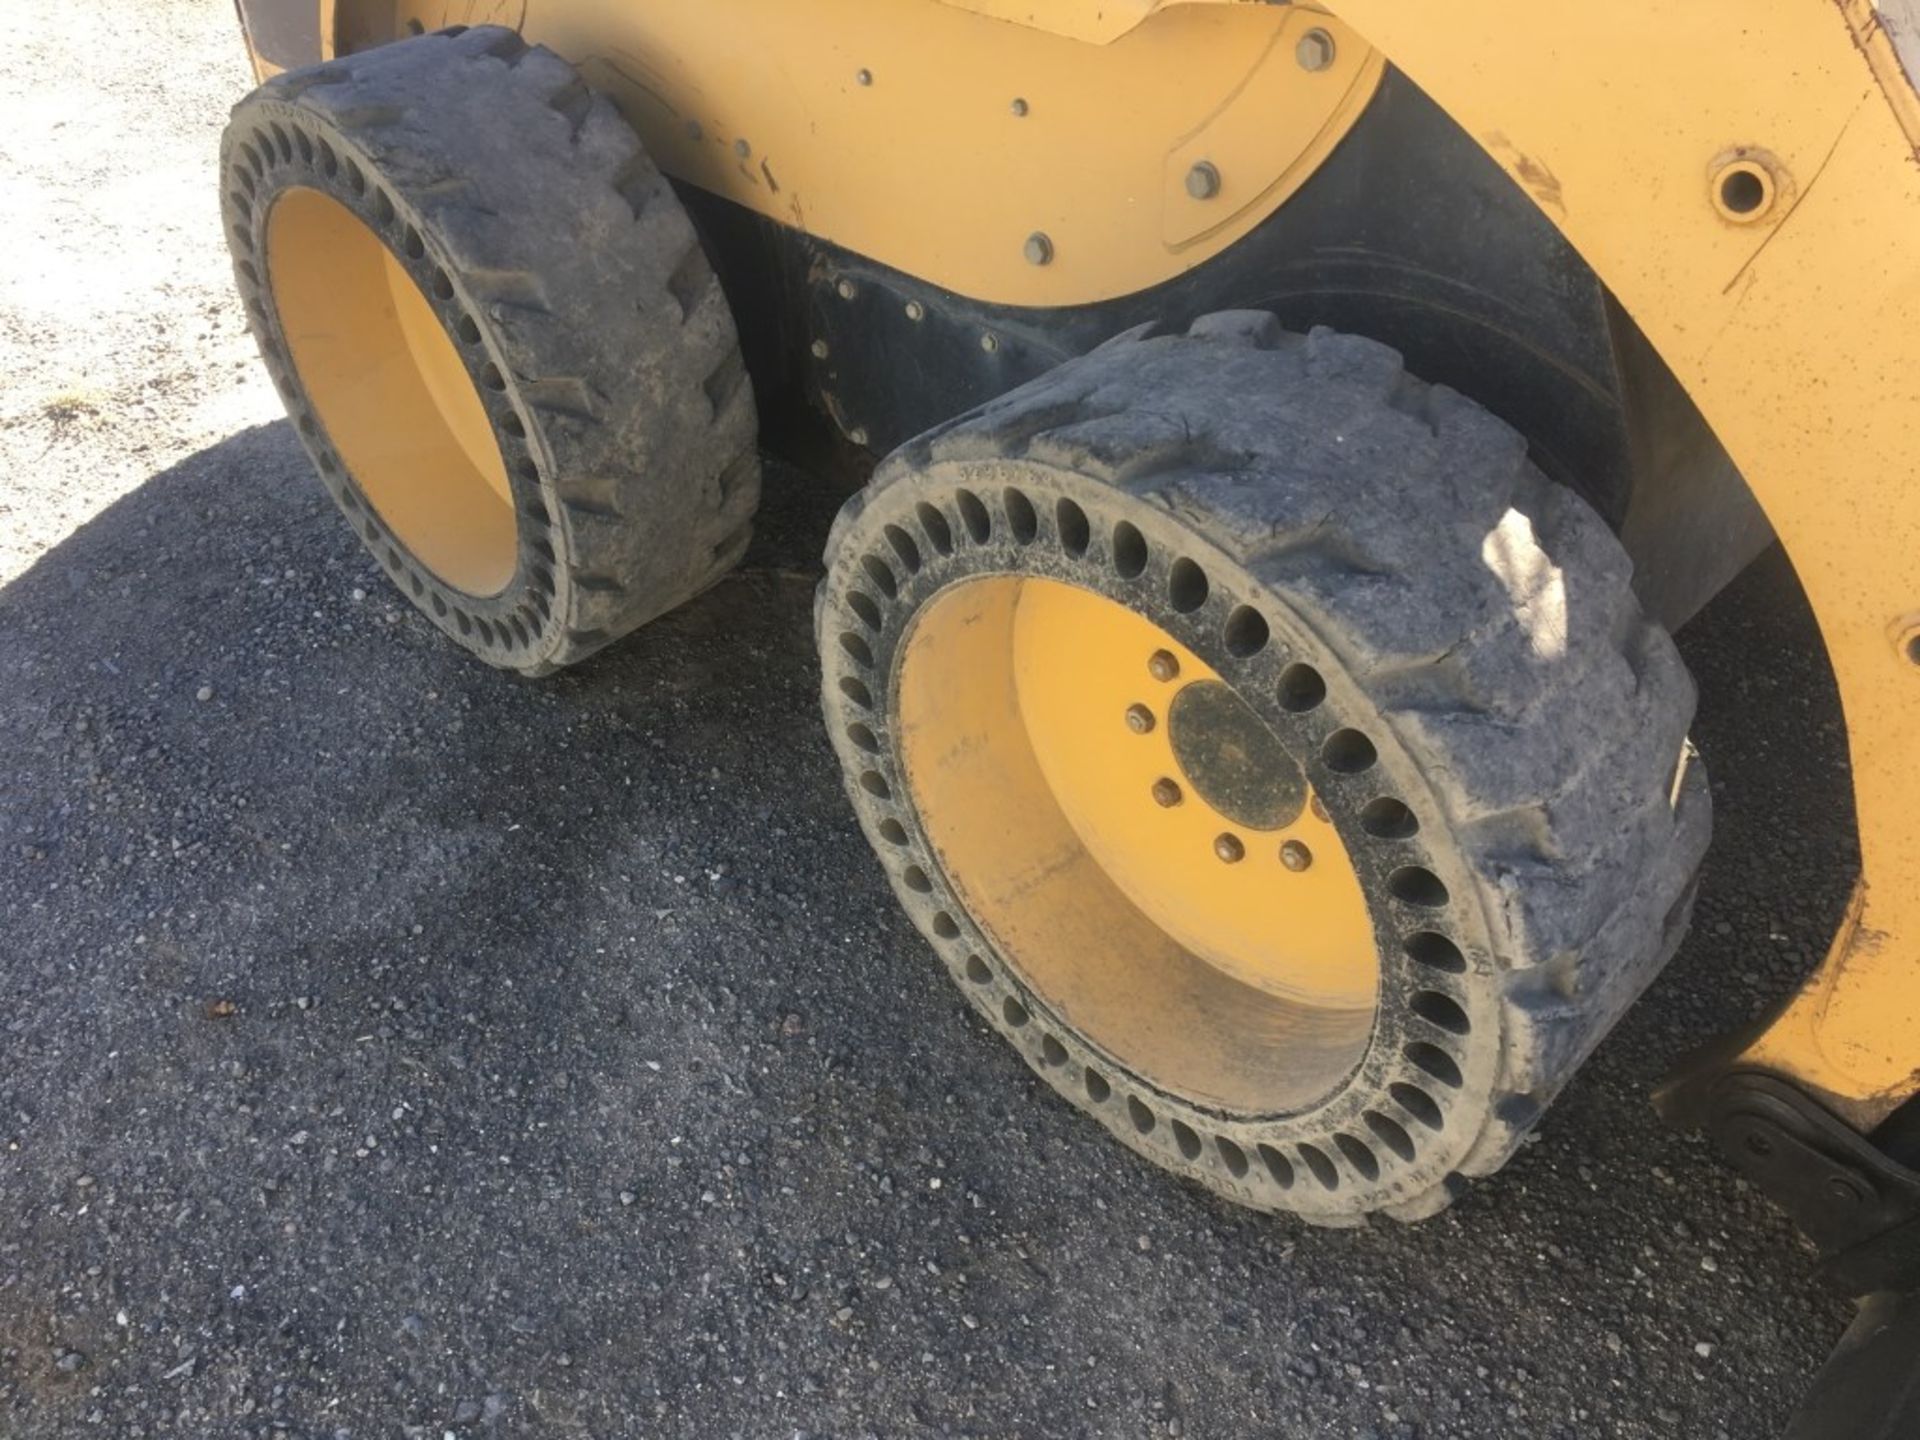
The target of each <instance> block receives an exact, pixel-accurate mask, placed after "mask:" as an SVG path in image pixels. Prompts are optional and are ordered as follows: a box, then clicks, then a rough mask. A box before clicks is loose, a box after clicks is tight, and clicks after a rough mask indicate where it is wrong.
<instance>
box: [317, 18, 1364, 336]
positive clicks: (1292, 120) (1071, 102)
mask: <svg viewBox="0 0 1920 1440" xmlns="http://www.w3.org/2000/svg"><path fill="white" fill-rule="evenodd" d="M992 8H994V7H992V6H985V5H983V6H979V7H971V6H970V7H965V8H963V7H961V6H958V5H954V4H949V3H947V0H809V3H805V4H797V3H794V0H650V3H647V4H644V5H643V4H610V3H608V0H524V3H522V0H399V3H398V4H397V5H388V4H387V3H385V0H382V3H381V4H380V5H378V6H372V5H369V4H367V3H366V0H362V3H360V4H358V5H355V4H353V3H352V0H339V13H340V17H341V18H340V24H341V26H342V27H343V30H342V33H345V31H346V30H348V29H351V30H353V31H355V33H361V32H364V31H365V30H366V28H367V26H368V25H369V24H377V25H378V26H383V27H387V32H386V33H404V32H405V30H406V28H407V25H408V22H410V21H411V22H416V23H417V24H418V25H420V26H422V27H425V28H428V29H433V28H437V27H439V26H442V25H447V24H455V23H460V24H474V25H477V24H490V23H498V24H508V25H517V26H518V27H519V28H520V29H521V30H522V32H523V33H524V34H525V35H526V37H527V38H528V39H529V40H534V41H537V42H539V43H540V44H543V45H547V46H550V47H552V48H553V49H554V50H556V51H558V52H559V53H560V54H562V55H564V56H566V57H567V58H568V59H569V60H571V61H573V62H574V63H575V64H577V65H579V66H580V68H581V71H582V73H583V74H584V75H585V76H586V77H587V79H588V80H589V81H590V82H591V83H592V84H593V85H594V86H596V87H597V88H599V89H602V90H605V91H606V92H607V93H608V94H610V95H612V96H613V97H614V98H615V100H616V101H618V102H619V103H620V105H621V107H622V109H623V110H624V112H625V113H626V114H627V116H628V118H629V119H631V120H632V121H633V123H634V125H635V126H636V128H638V129H639V131H640V132H641V135H642V138H644V139H645V141H646V143H647V148H648V150H649V151H650V152H651V153H652V155H653V157H654V158H655V159H656V160H657V161H658V162H659V164H660V166H661V168H662V169H664V170H665V171H667V173H668V174H670V175H673V176H674V177H676V178H677V179H682V180H686V181H690V182H691V183H693V184H695V185H698V186H700V187H701V188H702V189H705V190H710V191H712V192H713V193H715V194H717V195H722V196H725V197H726V198H727V199H729V200H733V201H735V202H737V203H738V204H741V205H744V206H745V207H747V208H748V209H750V210H754V211H757V212H759V213H760V214H763V215H766V216H769V217H771V218H772V219H775V220H778V221H780V222H781V223H783V224H786V225H791V226H793V227H795V228H796V229H801V230H805V231H807V232H808V233H809V234H813V235H818V236H820V237H821V238H823V239H826V240H831V241H833V242H834V243H836V244H839V245H842V246H845V247H846V248H847V249H849V250H852V251H855V252H856V253H858V254H861V255H864V256H866V257H868V258H870V259H874V260H878V261H880V262H882V263H884V264H887V265H891V266H894V267H896V268H898V269H900V270H904V271H907V272H908V273H910V274H913V275H916V276H918V277H920V278H922V279H925V280H929V281H931V282H933V283H935V284H937V285H941V286H944V287H946V288H948V289H950V290H954V291H956V292H959V293H961V294H965V295H969V296H972V297H974V298H976V299H980V300H986V301H991V302H995V303H1000V304H1009V305H1035V306H1040V305H1070V304H1082V303H1086V302H1090V301H1095V300H1104V299H1109V298H1111V297H1113V296H1116V295H1124V294H1129V293H1132V292H1134V291H1138V290H1143V289H1146V288H1148V287H1150V286H1153V285H1156V284H1160V283H1162V282H1164V281H1167V280H1170V279H1173V278H1174V277H1176V276H1178V275H1180V274H1181V273H1183V272H1184V271H1186V270H1188V269H1191V268H1192V267H1194V266H1196V265H1198V264H1200V263H1202V262H1203V261H1205V260H1207V259H1209V258H1211V257H1212V256H1214V255H1217V254H1219V253H1220V252H1221V251H1222V250H1224V249H1225V248H1226V247H1227V246H1229V245H1231V244H1232V243H1233V242H1234V241H1235V240H1237V239H1239V238H1240V237H1241V236H1243V235H1245V234H1246V233H1247V232H1248V231H1250V230H1251V229H1253V227H1254V226H1255V225H1257V224H1258V223H1259V222H1260V221H1261V220H1263V219H1265V218H1266V217H1267V216H1268V215H1271V214H1272V213H1273V212H1274V211H1275V210H1277V209H1278V208H1279V207H1280V206H1281V205H1282V204H1283V203H1285V201H1286V199H1287V197H1288V196H1290V195H1291V194H1293V192H1294V191H1295V190H1296V189H1297V188H1298V187H1299V186H1300V184H1301V183H1302V182H1304V181H1305V180H1306V178H1307V177H1308V176H1310V175H1311V174H1312V173H1313V172H1314V170H1315V169H1317V168H1318V167H1319V164H1320V162H1321V160H1323V159H1324V158H1325V156H1326V155H1327V153H1328V152H1329V151H1330V150H1331V149H1332V148H1333V146H1334V145H1335V144H1337V143H1338V142H1339V140H1340V139H1341V137H1342V136H1344V135H1345V134H1346V132H1347V130H1348V129H1349V128H1350V127H1351V125H1352V123H1353V121H1354V120H1355V119H1357V118H1358V116H1359V114H1360V112H1361V111H1362V110H1363V109H1364V108H1365V106H1366V103H1367V101H1368V100H1369V99H1371V98H1372V95H1373V92H1374V90H1375V89H1376V88H1377V87H1378V84H1379V81H1380V77H1381V74H1382V70H1383V66H1382V63H1381V61H1380V58H1379V56H1378V55H1376V54H1374V53H1373V52H1371V51H1370V50H1369V49H1368V48H1367V47H1366V46H1365V45H1364V44H1362V43H1360V42H1359V41H1358V40H1357V39H1355V38H1354V36H1353V35H1352V34H1351V32H1349V31H1347V30H1346V29H1345V28H1344V27H1342V26H1341V25H1340V24H1339V23H1338V22H1337V21H1335V20H1332V19H1331V18H1329V17H1328V16H1326V15H1325V14H1323V13H1318V12H1316V11H1313V10H1309V9H1306V8H1303V7H1298V6H1270V5H1245V4H1236V5H1217V4H1211V3H1198V4H1195V3H1180V4H1174V5H1171V6H1166V5H1159V4H1147V5H1144V6H1143V5H1141V4H1135V5H1133V6H1131V7H1126V6H1123V7H1120V8H1117V9H1103V10H1100V11H1099V12H1098V13H1099V14H1101V15H1104V16H1106V17H1107V18H1106V19H1105V20H1103V21H1101V22H1100V24H1099V25H1097V26H1095V27H1094V29H1095V30H1096V31H1099V32H1100V33H1101V34H1105V32H1106V30H1107V29H1110V28H1111V23H1110V22H1113V21H1118V20H1121V19H1125V20H1127V23H1126V25H1125V26H1124V27H1122V30H1121V32H1119V33H1116V34H1113V35H1111V36H1108V37H1107V38H1108V40H1109V43H1105V44H1092V43H1087V42H1086V41H1084V40H1081V39H1076V38H1072V33H1071V32H1073V31H1074V30H1076V29H1085V28H1086V27H1085V26H1083V25H1080V23H1079V22H1080V21H1081V20H1085V19H1087V18H1088V17H1089V16H1092V15H1094V14H1095V11H1094V9H1093V8H1092V7H1087V6H1083V5H1078V4H1074V5H1063V6H1058V7H1055V6H1050V5H1046V4H1042V3H1034V4H1031V5H1028V6H1026V7H1025V8H1026V9H1028V10H1031V11H1032V12H1034V15H1035V17H1036V18H1035V19H1033V20H1031V21H1029V22H1028V23H1026V24H1020V25H1010V24H1007V23H1005V22H1004V21H1003V20H1001V19H996V18H993V17H992V16H991V15H989V14H983V13H976V12H977V11H978V10H981V9H989V10H990V9H992ZM375 10H377V11H378V16H377V19H376V18H372V17H374V11H375ZM1056 10H1057V12H1058V13H1057V16H1056V15H1055V14H1054V12H1055V11H1056ZM1048 18H1055V19H1057V20H1058V21H1059V23H1060V24H1061V25H1062V26H1063V28H1065V29H1067V30H1068V31H1069V32H1070V33H1068V34H1056V33H1052V32H1051V31H1050V30H1048V29H1045V28H1037V27H1039V26H1041V25H1042V24H1043V23H1044V21H1045V20H1046V19H1048ZM1303 41H1304V42H1306V46H1307V48H1306V49H1305V50H1302V48H1301V47H1302V43H1303ZM1203 161H1204V162H1208V163H1210V164H1211V165H1212V166H1213V167H1214V170H1215V172H1216V173H1217V175H1218V177H1219V184H1218V186H1217V187H1216V188H1215V189H1213V190H1212V191H1211V193H1205V194H1195V193H1193V192H1192V191H1190V189H1189V187H1188V183H1187V177H1188V172H1189V171H1191V170H1192V169H1193V168H1194V166H1196V165H1197V164H1200V163H1201V162H1203ZM1036 235H1037V236H1042V237H1044V244H1039V243H1037V242H1036V243H1035V244H1031V245H1030V243H1029V242H1030V241H1032V240H1033V237H1035V236H1036ZM1035 253H1037V254H1039V255H1041V256H1042V258H1043V261H1044V263H1034V261H1033V259H1032V258H1030V255H1031V254H1035Z"/></svg>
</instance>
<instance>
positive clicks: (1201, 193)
mask: <svg viewBox="0 0 1920 1440" xmlns="http://www.w3.org/2000/svg"><path fill="white" fill-rule="evenodd" d="M1219 193H1220V171H1219V170H1218V169H1217V168H1216V167H1215V165H1214V163H1213V162H1212V161H1211V160H1202V161H1201V162H1200V163H1199V164H1198V165H1195V166H1194V167H1193V168H1192V169H1191V170H1189V171H1187V194H1189V195H1191V196H1192V197H1193V198H1194V199H1196V200H1211V199H1213V197H1214V196H1216V195H1218V194H1219Z"/></svg>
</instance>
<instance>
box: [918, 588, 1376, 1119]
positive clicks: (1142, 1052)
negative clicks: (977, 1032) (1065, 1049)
mask: <svg viewBox="0 0 1920 1440" xmlns="http://www.w3.org/2000/svg"><path fill="white" fill-rule="evenodd" d="M898 696H899V706H900V713H899V731H900V745H901V757H902V762H903V764H904V767H905V770H906V774H907V781H908V786H909V788H910V790H911V792H912V796H913V800H914V804H915V806H916V809H917V811H918V813H919V816H920V819H921V822H922V824H923V825H924V826H925V828H926V830H927V833H928V835H929V837H930V838H931V840H932V841H933V844H934V846H935V848H936V850H937V852H938V853H939V855H940V858H941V862H942V865H943V868H944V869H945V870H946V872H947V876H948V879H949V880H950V881H951V883H952V884H953V885H954V887H955V889H956V890H958V891H959V892H960V893H961V895H962V896H963V897H964V899H965V900H966V903H967V906H968V909H969V910H970V911H971V912H972V914H973V916H974V919H975V920H976V922H977V923H979V924H980V926H981V928H982V929H984V930H985V931H986V932H987V933H988V934H989V935H991V936H992V937H993V939H994V941H995V943H996V946H997V947H998V948H999V949H1000V951H1001V952H1002V954H1003V956H1004V957H1005V958H1006V959H1007V960H1008V962H1009V963H1010V964H1012V965H1013V967H1014V968H1015V969H1016V970H1017V971H1018V972H1019V973H1020V974H1021V976H1022V978H1023V979H1024V980H1025V981H1026V982H1027V983H1028V985H1029V986H1030V987H1031V988H1032V990H1033V991H1034V992H1035V993H1036V994H1037V995H1038V996H1040V997H1041V998H1042V999H1043V1000H1044V1001H1045V1002H1046V1003H1047V1004H1048V1005H1049V1006H1050V1007H1051V1008H1052V1009H1054V1010H1055V1011H1056V1013H1057V1014H1058V1015H1059V1017H1060V1019H1061V1020H1062V1021H1064V1022H1065V1023H1067V1024H1070V1025H1072V1026H1074V1027H1075V1028H1077V1029H1078V1030H1080V1031H1081V1032H1082V1033H1083V1034H1085V1035H1086V1036H1087V1037H1088V1038H1089V1039H1091V1040H1092V1041H1093V1042H1094V1043H1096V1044H1098V1045H1100V1046H1101V1047H1102V1048H1104V1049H1106V1050H1107V1051H1108V1052H1109V1053H1110V1054H1112V1055H1113V1056H1114V1057H1115V1058H1116V1059H1117V1060H1119V1061H1121V1062H1122V1063H1123V1064H1125V1065H1127V1066H1129V1067H1130V1068H1133V1069H1134V1070H1136V1071H1137V1072H1139V1073H1141V1074H1143V1075H1145V1076H1147V1077H1148V1078H1149V1079H1151V1080H1153V1081H1155V1082H1156V1083H1158V1084H1161V1085H1163V1086H1166V1087H1169V1088H1171V1089H1174V1090H1177V1091H1179V1092H1181V1093H1183V1094H1185V1095H1188V1096H1190V1097H1193V1098H1196V1099H1201V1100H1204V1101H1210V1102H1212V1103H1215V1104H1219V1105H1222V1106H1227V1107H1231V1108H1234V1109H1240V1110H1261V1111H1267V1110H1279V1109H1291V1108H1302V1107H1304V1106H1306V1105H1307V1104H1310V1103H1311V1102H1312V1101H1314V1100H1315V1099H1318V1098H1319V1097H1320V1096H1322V1095H1324V1094H1325V1093H1326V1092H1327V1091H1329V1090H1330V1089H1332V1088H1333V1087H1334V1086H1335V1085H1337V1084H1338V1083H1339V1082H1340V1081H1341V1080H1342V1079H1344V1078H1345V1077H1346V1075H1347V1074H1348V1073H1350V1071H1351V1070H1352V1068H1353V1067H1354V1066H1355V1065H1356V1064H1358V1062H1359V1060H1360V1058H1361V1056H1362V1055H1363V1054H1364V1052H1365V1049H1366V1045H1367V1041H1368V1038H1369V1036H1370V1034H1371V1030H1372V1023H1373V1014H1374V1007H1375V1003H1376V996H1377V993H1378V988H1379V959H1378V955H1377V951H1376V948H1375V939H1374V931H1373V924H1372V920H1371V917H1370V913H1369V909H1368V905H1367V899H1366V896H1365V894H1364V892H1363V890H1362V888H1361V884H1360V879H1359V877H1358V875H1357V874H1356V872H1355V870H1354V867H1353V862H1352V859H1351V858H1350V856H1349V854H1348V851H1347V847H1346V846H1345V844H1344V843H1343V842H1342V841H1341V839H1340V836H1339V835H1338V833H1337V832H1336V831H1335V829H1334V827H1333V826H1332V824H1331V823H1329V821H1328V820H1327V819H1326V818H1325V812H1324V811H1323V810H1322V809H1321V808H1320V807H1319V805H1318V803H1317V801H1316V800H1315V799H1314V797H1313V795H1312V793H1311V791H1310V789H1309V788H1308V787H1307V784H1306V782H1305V780H1304V778H1303V777H1302V775H1301V773H1300V770H1299V767H1298V765H1297V763H1296V762H1295V761H1293V760H1292V759H1291V758H1290V757H1288V756H1287V755H1286V754H1285V753H1284V751H1282V750H1281V748H1280V742H1279V740H1278V738H1277V737H1276V736H1274V735H1273V732H1272V731H1271V730H1268V729H1266V727H1265V726H1264V724H1263V723H1262V722H1260V721H1259V720H1258V719H1257V717H1255V716H1254V715H1253V713H1252V711H1251V710H1250V709H1248V708H1247V707H1246V706H1245V705H1244V703H1243V702H1241V701H1240V700H1238V699H1237V697H1233V696H1232V695H1231V692H1229V691H1227V689H1226V687H1225V686H1224V684H1223V683H1222V682H1221V681H1220V679H1219V677H1218V675H1217V674H1216V673H1215V672H1214V671H1213V670H1212V669H1211V668H1209V667H1208V666H1207V665H1206V664H1205V662H1203V661H1202V660H1201V659H1200V658H1199V657H1198V656H1197V655H1195V654H1194V653H1192V652H1191V651H1189V650H1188V649H1186V647H1184V646H1182V645H1181V644H1180V643H1179V642H1178V641H1176V640H1175V639H1174V638H1173V637H1172V636H1171V635H1169V634H1168V633H1167V632H1166V631H1164V630H1162V629H1161V628H1160V627H1159V626H1157V625H1154V624H1153V623H1152V622H1150V621H1148V620H1146V619H1144V618H1143V617H1141V616H1139V615H1137V614H1135V613H1134V612H1133V611H1131V610H1128V609H1126V608H1125V607H1123V606H1121V605H1119V604H1117V603H1115V602H1113V601H1111V600H1107V599H1105V598H1103V597H1101V596H1099V595H1096V594H1094V593H1093V592H1091V591H1088V590H1084V589H1081V588H1079V587H1076V586H1072V585H1068V584H1065V583H1062V582H1060V581H1056V580H1048V579H1038V578H1032V577H1023V576H1008V575H997V576H988V577H983V578H980V579H975V580H970V581H966V582H963V583H962V584H959V585H957V586H954V587H953V588H952V589H951V590H949V591H947V592H946V593H944V594H942V595H940V596H938V597H937V598H936V599H934V600H933V601H932V602H931V603H930V604H929V605H928V606H927V608H926V609H925V610H924V611H923V612H922V613H921V614H920V616H919V617H918V619H917V620H916V621H915V624H914V627H913V630H912V633H911V634H910V636H909V637H908V640H907V643H906V647H905V650H904V655H903V659H902V661H901V667H900V676H899V684H898ZM1202 702H1205V703H1204V704H1203V703H1202ZM1221 715H1226V716H1228V717H1229V718H1230V720H1231V723H1229V724H1226V725H1225V726H1224V727H1223V726H1222V725H1221V724H1219V723H1210V722H1217V720H1218V717H1219V716H1221ZM1235 716H1237V717H1239V718H1237V719H1232V718H1231V717H1235ZM1249 727H1258V728H1257V729H1253V728H1249ZM1203 742H1205V743H1203ZM1203 759H1204V760H1205V762H1206V763H1205V764H1202V760H1203ZM1249 762H1257V763H1252V764H1251V765H1250V763H1249ZM1223 775H1226V776H1229V777H1231V776H1239V777H1241V778H1242V779H1245V780H1247V781H1248V782H1249V784H1248V785H1241V786H1238V787H1236V786H1235V785H1231V784H1228V783H1225V782H1223V779H1222V776H1223Z"/></svg>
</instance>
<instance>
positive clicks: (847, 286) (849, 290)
mask: <svg viewBox="0 0 1920 1440" xmlns="http://www.w3.org/2000/svg"><path fill="white" fill-rule="evenodd" d="M833 293H834V294H836V295H838V296H839V297H840V298H841V299H842V300H851V299H852V298H853V297H854V296H855V295H857V294H859V293H860V292H859V291H858V290H856V289H855V288H854V284H853V282H852V281H851V280H842V281H841V282H840V283H839V284H838V285H836V286H834V287H833Z"/></svg>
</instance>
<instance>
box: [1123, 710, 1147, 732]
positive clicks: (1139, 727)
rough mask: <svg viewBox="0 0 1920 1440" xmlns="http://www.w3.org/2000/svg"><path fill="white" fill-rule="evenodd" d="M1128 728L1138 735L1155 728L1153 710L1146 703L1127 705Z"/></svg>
mask: <svg viewBox="0 0 1920 1440" xmlns="http://www.w3.org/2000/svg"><path fill="white" fill-rule="evenodd" d="M1127 729H1129V730H1131V731H1133V733H1134V734H1136V735H1145V734H1148V733H1149V732H1151V731H1152V729H1153V711H1151V710H1149V709H1148V708H1147V707H1146V706H1144V705H1129V706H1127Z"/></svg>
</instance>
